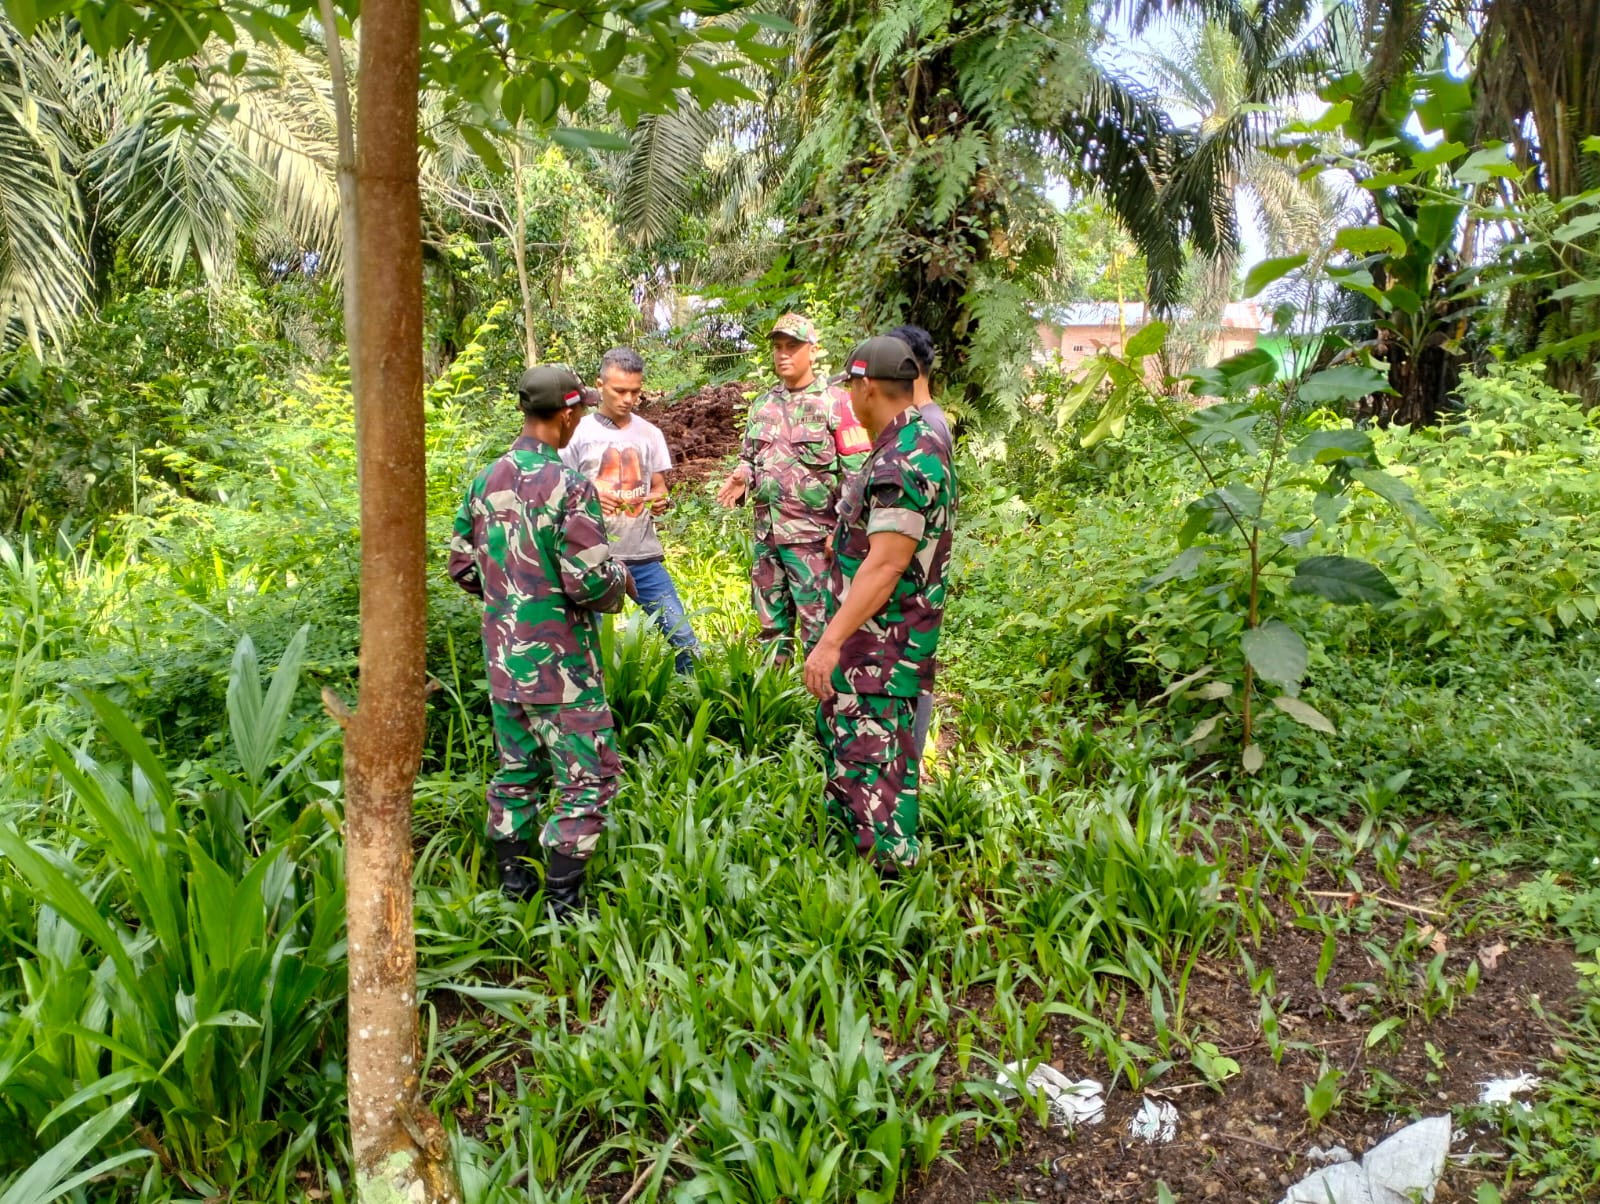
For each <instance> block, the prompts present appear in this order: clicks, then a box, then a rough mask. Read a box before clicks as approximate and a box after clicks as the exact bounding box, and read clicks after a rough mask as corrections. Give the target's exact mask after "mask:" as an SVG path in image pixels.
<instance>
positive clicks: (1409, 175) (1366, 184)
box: [1356, 167, 1422, 192]
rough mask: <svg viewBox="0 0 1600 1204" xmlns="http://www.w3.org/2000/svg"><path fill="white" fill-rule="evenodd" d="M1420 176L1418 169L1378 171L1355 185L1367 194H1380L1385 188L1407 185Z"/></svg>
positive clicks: (1420, 170)
mask: <svg viewBox="0 0 1600 1204" xmlns="http://www.w3.org/2000/svg"><path fill="white" fill-rule="evenodd" d="M1421 174H1422V168H1420V167H1407V168H1402V169H1401V170H1399V171H1380V172H1379V173H1378V174H1377V175H1374V176H1367V177H1366V178H1365V179H1362V180H1357V181H1356V183H1357V184H1359V185H1361V187H1363V188H1365V189H1366V190H1367V191H1368V192H1382V191H1383V190H1384V189H1385V188H1398V187H1400V186H1401V185H1402V184H1409V183H1411V181H1413V180H1415V179H1416V178H1417V177H1418V176H1420V175H1421Z"/></svg>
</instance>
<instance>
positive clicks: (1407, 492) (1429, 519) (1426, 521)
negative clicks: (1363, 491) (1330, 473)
mask: <svg viewBox="0 0 1600 1204" xmlns="http://www.w3.org/2000/svg"><path fill="white" fill-rule="evenodd" d="M1350 475H1351V476H1353V477H1354V478H1355V479H1356V480H1358V481H1360V482H1361V483H1362V484H1363V485H1365V486H1366V487H1367V488H1368V489H1370V490H1372V492H1373V493H1375V494H1377V495H1378V496H1379V497H1381V498H1382V499H1383V500H1384V501H1386V502H1388V503H1389V504H1390V505H1391V506H1393V507H1394V508H1395V509H1396V510H1399V511H1400V512H1401V513H1402V514H1404V515H1406V516H1407V517H1409V518H1411V519H1414V520H1415V521H1417V522H1419V523H1421V524H1422V525H1423V526H1425V527H1432V528H1434V529H1435V530H1438V529H1439V528H1440V526H1441V524H1440V522H1439V520H1438V519H1436V518H1435V517H1434V516H1433V512H1432V511H1431V510H1429V509H1428V508H1427V507H1426V506H1424V505H1423V504H1422V503H1421V502H1419V501H1417V495H1416V494H1415V493H1414V492H1413V491H1412V489H1411V486H1410V485H1408V484H1406V482H1404V481H1402V480H1401V479H1400V478H1399V477H1396V476H1391V475H1390V474H1389V473H1387V472H1384V471H1383V469H1381V468H1358V469H1356V470H1355V471H1354V472H1352V473H1351V474H1350Z"/></svg>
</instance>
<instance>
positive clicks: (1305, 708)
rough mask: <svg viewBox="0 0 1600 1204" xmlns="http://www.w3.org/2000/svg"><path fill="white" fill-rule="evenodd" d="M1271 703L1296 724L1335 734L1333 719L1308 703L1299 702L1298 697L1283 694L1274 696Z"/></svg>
mask: <svg viewBox="0 0 1600 1204" xmlns="http://www.w3.org/2000/svg"><path fill="white" fill-rule="evenodd" d="M1272 705H1273V706H1275V707H1277V708H1278V709H1279V710H1280V711H1282V712H1283V713H1284V714H1285V715H1287V716H1289V718H1291V719H1293V720H1294V721H1295V722H1296V723H1298V724H1301V725H1303V726H1305V727H1309V728H1315V729H1316V730H1317V731H1319V732H1326V733H1327V734H1328V735H1330V736H1332V735H1336V734H1337V731H1336V729H1335V728H1334V726H1333V721H1332V720H1330V719H1329V718H1328V717H1327V716H1326V715H1324V714H1323V713H1322V712H1321V711H1319V710H1317V708H1316V707H1314V706H1312V705H1311V704H1310V703H1305V702H1301V701H1300V700H1299V699H1298V698H1290V697H1289V696H1288V695H1286V694H1285V695H1280V696H1279V697H1277V698H1274V699H1273V700H1272Z"/></svg>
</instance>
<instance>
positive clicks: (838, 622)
mask: <svg viewBox="0 0 1600 1204" xmlns="http://www.w3.org/2000/svg"><path fill="white" fill-rule="evenodd" d="M904 569H905V565H901V564H895V563H893V562H892V561H890V560H888V559H886V558H884V559H880V558H877V557H875V556H874V555H873V554H872V553H868V555H867V558H866V559H865V560H864V561H862V562H861V567H860V568H859V569H857V570H856V575H855V577H854V578H853V579H852V580H851V582H850V592H849V593H847V594H846V595H845V596H844V601H843V602H841V603H840V604H839V610H838V613H837V614H835V615H834V616H833V618H832V619H830V620H829V621H828V626H827V627H826V628H824V629H823V632H822V639H821V640H820V641H819V642H820V643H824V644H830V645H832V646H834V647H839V646H841V645H843V644H844V642H845V641H846V640H847V639H849V638H850V637H851V636H852V635H854V634H855V633H856V632H857V631H859V630H861V625H862V624H863V623H865V622H866V621H867V620H868V619H870V618H872V616H873V615H875V614H877V613H878V612H879V611H880V610H882V609H883V607H884V604H885V603H887V602H888V601H889V596H890V595H891V594H893V593H894V587H895V585H896V584H897V583H898V582H899V580H900V574H901V573H902V572H903V571H904Z"/></svg>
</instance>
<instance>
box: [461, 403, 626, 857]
mask: <svg viewBox="0 0 1600 1204" xmlns="http://www.w3.org/2000/svg"><path fill="white" fill-rule="evenodd" d="M450 576H451V577H452V578H454V579H455V582H456V584H458V585H459V586H461V588H462V589H464V590H466V591H467V592H468V593H470V594H473V595H476V596H477V597H480V598H482V599H483V603H484V607H483V645H484V659H485V660H486V662H487V664H488V668H489V696H490V698H491V700H492V707H493V712H494V733H495V743H496V745H497V746H498V748H499V752H500V772H499V773H497V774H495V776H494V778H493V780H492V781H491V782H490V783H489V790H488V802H489V834H490V836H491V837H492V838H494V839H496V840H500V839H507V838H511V837H519V836H521V835H522V834H523V833H524V832H526V830H527V829H528V828H529V827H530V826H531V825H532V824H533V823H534V822H535V820H536V818H537V815H538V812H539V809H540V806H541V805H542V804H543V802H544V801H545V797H546V795H547V792H548V789H549V787H550V785H551V783H552V780H553V782H554V785H555V787H556V790H557V792H558V798H557V802H556V805H555V808H554V810H553V812H552V814H551V816H550V818H549V820H548V822H547V823H546V824H545V825H544V830H543V831H542V832H541V833H540V836H539V842H540V843H541V844H542V845H544V846H545V847H546V848H547V849H552V850H555V851H557V852H559V853H563V854H565V855H567V856H569V857H574V858H579V859H583V858H587V857H588V856H590V854H592V853H593V852H594V849H595V846H596V845H597V844H598V843H599V840H600V829H601V827H602V826H603V822H604V819H605V809H606V805H607V804H608V803H609V802H610V801H611V799H612V798H613V797H615V795H616V792H617V778H618V776H619V774H620V772H621V766H620V764H619V762H618V759H617V751H616V746H615V743H614V741H613V739H612V734H611V709H610V708H609V707H608V706H607V705H606V698H605V682H604V678H603V676H602V673H601V668H600V620H599V616H598V612H602V611H617V610H620V609H621V608H622V599H623V596H624V593H625V590H626V583H627V574H626V570H624V568H623V567H622V565H621V564H620V563H619V562H618V561H615V560H613V559H612V558H611V553H610V550H609V548H608V547H607V544H606V531H605V525H604V522H603V521H602V519H601V517H600V499H599V497H598V496H597V495H596V493H595V490H594V486H593V485H591V484H590V483H589V482H588V481H586V480H584V479H583V478H582V477H581V476H579V475H578V474H577V473H575V472H573V471H572V470H571V469H569V468H567V467H565V466H564V465H563V464H562V463H561V459H560V455H559V453H558V452H557V451H556V449H555V448H553V447H550V446H548V445H547V444H545V443H542V442H540V441H539V440H538V439H534V438H531V437H529V436H527V435H524V436H523V437H521V438H519V439H518V440H517V441H516V442H515V443H513V444H512V445H511V450H510V451H508V452H507V453H506V454H505V455H503V456H501V457H500V459H498V460H496V461H495V462H494V463H493V464H491V465H489V467H488V468H486V469H484V470H483V471H482V472H481V473H479V474H478V476H477V479H476V480H474V481H473V482H472V487H471V488H470V489H468V491H467V496H466V499H465V500H464V501H463V502H462V503H461V509H460V510H459V511H458V512H457V514H456V522H455V535H454V538H453V539H452V540H451V541H450Z"/></svg>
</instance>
